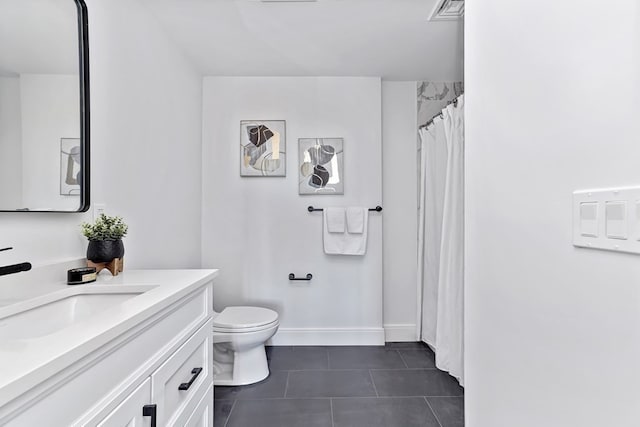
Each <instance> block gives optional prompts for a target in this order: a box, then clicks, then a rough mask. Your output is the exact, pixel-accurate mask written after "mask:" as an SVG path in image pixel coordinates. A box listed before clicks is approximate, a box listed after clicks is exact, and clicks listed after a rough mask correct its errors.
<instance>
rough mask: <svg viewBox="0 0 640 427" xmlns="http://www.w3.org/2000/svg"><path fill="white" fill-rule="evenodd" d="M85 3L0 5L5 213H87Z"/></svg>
mask: <svg viewBox="0 0 640 427" xmlns="http://www.w3.org/2000/svg"><path fill="white" fill-rule="evenodd" d="M88 50H89V48H88V42H87V12H86V6H85V4H84V2H83V1H82V0H0V211H25V212H84V211H86V210H87V209H89V58H88Z"/></svg>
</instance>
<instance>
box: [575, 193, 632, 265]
mask: <svg viewBox="0 0 640 427" xmlns="http://www.w3.org/2000/svg"><path fill="white" fill-rule="evenodd" d="M573 245H574V246H578V247H584V248H592V249H604V250H609V251H617V252H628V253H633V254H640V186H638V187H620V188H607V189H594V190H580V191H575V192H574V193H573Z"/></svg>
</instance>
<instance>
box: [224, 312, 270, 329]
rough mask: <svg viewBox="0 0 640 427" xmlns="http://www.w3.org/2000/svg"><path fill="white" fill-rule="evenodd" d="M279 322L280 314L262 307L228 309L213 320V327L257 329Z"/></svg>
mask: <svg viewBox="0 0 640 427" xmlns="http://www.w3.org/2000/svg"><path fill="white" fill-rule="evenodd" d="M277 320H278V313H276V312H275V311H273V310H269V309H268V308H262V307H227V308H225V309H224V310H222V313H220V314H219V315H218V316H217V317H216V318H214V319H213V326H214V327H218V328H225V329H244V328H255V327H256V326H263V325H268V324H269V323H273V322H275V321H277Z"/></svg>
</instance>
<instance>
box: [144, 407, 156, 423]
mask: <svg viewBox="0 0 640 427" xmlns="http://www.w3.org/2000/svg"><path fill="white" fill-rule="evenodd" d="M157 415H158V405H144V406H143V407H142V416H143V417H151V427H156V423H157V418H158V417H157Z"/></svg>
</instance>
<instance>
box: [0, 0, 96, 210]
mask: <svg viewBox="0 0 640 427" xmlns="http://www.w3.org/2000/svg"><path fill="white" fill-rule="evenodd" d="M74 2H75V4H76V7H77V9H78V48H79V55H78V57H79V59H80V60H79V68H80V69H79V80H80V160H81V162H82V168H81V170H80V173H81V176H80V182H81V183H82V185H81V187H80V207H79V208H78V209H77V210H75V211H50V210H46V211H41V210H40V211H39V210H11V211H9V210H2V209H0V212H56V213H76V212H86V211H88V210H89V208H90V207H91V197H90V196H91V160H90V159H91V157H90V155H89V154H90V152H91V148H90V144H89V140H90V131H89V130H90V115H89V106H90V102H89V26H88V17H87V5H86V4H85V2H84V0H74Z"/></svg>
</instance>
